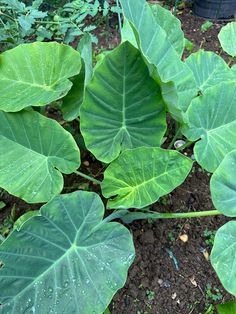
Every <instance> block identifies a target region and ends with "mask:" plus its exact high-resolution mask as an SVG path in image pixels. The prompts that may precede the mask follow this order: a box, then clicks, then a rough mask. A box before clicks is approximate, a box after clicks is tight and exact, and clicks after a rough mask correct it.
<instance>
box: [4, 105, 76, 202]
mask: <svg viewBox="0 0 236 314" xmlns="http://www.w3.org/2000/svg"><path fill="white" fill-rule="evenodd" d="M0 147H1V155H0V187H2V188H4V189H5V190H7V191H8V192H9V193H10V194H13V195H15V196H18V197H20V198H22V199H23V200H25V201H26V202H28V203H40V202H47V201H49V200H50V199H51V198H52V197H54V196H55V195H57V194H59V193H60V192H61V190H62V188H63V176H62V174H61V172H62V173H65V174H69V173H72V172H74V171H75V170H76V169H77V168H78V167H79V166H80V152H79V149H78V147H77V145H76V143H75V141H74V139H73V137H72V136H71V134H70V133H69V132H67V131H65V130H64V129H63V127H62V126H61V125H60V124H59V123H58V122H56V121H54V120H51V119H49V118H46V117H44V116H42V115H41V114H39V113H37V112H35V111H33V110H31V111H26V110H25V111H21V112H17V113H5V112H3V111H0Z"/></svg>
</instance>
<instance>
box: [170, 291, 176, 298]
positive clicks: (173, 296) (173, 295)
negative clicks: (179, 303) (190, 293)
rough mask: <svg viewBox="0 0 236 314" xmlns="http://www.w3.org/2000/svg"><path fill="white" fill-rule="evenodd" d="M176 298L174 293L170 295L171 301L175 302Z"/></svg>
mask: <svg viewBox="0 0 236 314" xmlns="http://www.w3.org/2000/svg"><path fill="white" fill-rule="evenodd" d="M176 297H177V293H176V292H175V293H173V294H172V295H171V299H172V300H175V299H176Z"/></svg>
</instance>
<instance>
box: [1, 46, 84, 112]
mask: <svg viewBox="0 0 236 314" xmlns="http://www.w3.org/2000/svg"><path fill="white" fill-rule="evenodd" d="M80 68H81V62H80V54H79V53H78V52H77V51H75V50H74V49H73V48H71V47H69V46H66V45H62V44H58V43H55V42H51V43H43V42H35V43H32V44H24V45H19V46H18V47H16V48H14V49H11V50H8V51H6V52H4V53H2V54H1V63H0V110H4V111H6V112H15V111H20V110H21V109H23V108H25V107H29V106H44V105H46V104H49V103H51V102H52V101H54V100H56V99H59V98H61V97H63V96H65V95H66V94H67V93H68V91H69V90H70V88H71V86H72V83H71V82H70V81H69V80H68V78H70V77H72V76H75V75H76V74H78V73H79V72H80Z"/></svg>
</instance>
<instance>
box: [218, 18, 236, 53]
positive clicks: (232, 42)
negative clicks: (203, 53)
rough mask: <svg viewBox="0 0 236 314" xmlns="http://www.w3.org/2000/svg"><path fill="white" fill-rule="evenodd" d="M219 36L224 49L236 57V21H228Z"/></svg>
mask: <svg viewBox="0 0 236 314" xmlns="http://www.w3.org/2000/svg"><path fill="white" fill-rule="evenodd" d="M218 37H219V40H220V44H221V47H222V48H223V50H224V51H226V52H227V53H228V54H229V55H231V56H233V57H236V22H231V23H228V24H227V25H226V26H224V27H222V28H221V30H220V33H219V35H218Z"/></svg>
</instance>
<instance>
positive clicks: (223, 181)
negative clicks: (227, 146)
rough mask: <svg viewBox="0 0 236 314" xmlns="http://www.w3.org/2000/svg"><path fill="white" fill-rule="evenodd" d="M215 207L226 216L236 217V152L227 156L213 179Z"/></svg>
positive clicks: (212, 191)
mask: <svg viewBox="0 0 236 314" xmlns="http://www.w3.org/2000/svg"><path fill="white" fill-rule="evenodd" d="M211 196H212V201H213V203H214V206H215V207H216V208H217V209H218V210H219V211H220V212H222V213H223V214H224V215H225V216H229V217H236V150H233V151H232V152H231V153H229V154H227V155H226V156H225V158H224V159H223V161H222V162H221V164H220V165H219V167H218V168H217V169H216V171H215V172H214V173H213V175H212V177H211Z"/></svg>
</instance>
